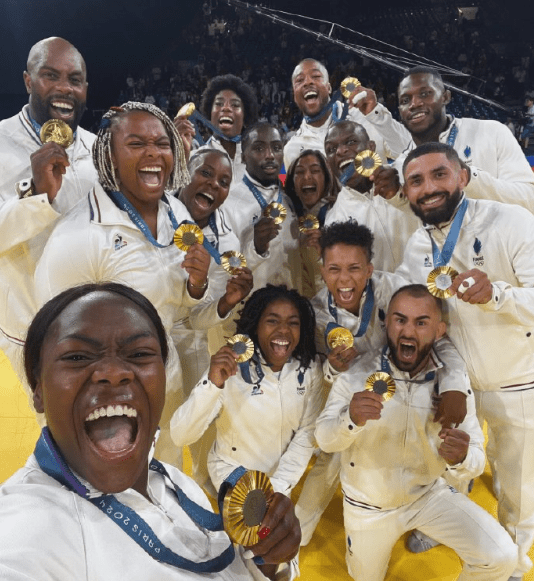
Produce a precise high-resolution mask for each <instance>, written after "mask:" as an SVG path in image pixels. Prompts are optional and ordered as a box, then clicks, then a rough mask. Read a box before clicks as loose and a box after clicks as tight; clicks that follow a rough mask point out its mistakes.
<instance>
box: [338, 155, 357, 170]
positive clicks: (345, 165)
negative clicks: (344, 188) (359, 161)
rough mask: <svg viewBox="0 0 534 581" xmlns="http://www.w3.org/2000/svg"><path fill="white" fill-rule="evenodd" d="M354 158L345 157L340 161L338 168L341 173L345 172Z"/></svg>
mask: <svg viewBox="0 0 534 581" xmlns="http://www.w3.org/2000/svg"><path fill="white" fill-rule="evenodd" d="M353 161H354V159H352V158H350V159H344V160H343V161H340V162H339V163H338V166H337V167H338V169H339V171H340V172H341V173H343V172H344V171H345V170H346V169H347V168H348V167H349V165H350V164H351V163H353Z"/></svg>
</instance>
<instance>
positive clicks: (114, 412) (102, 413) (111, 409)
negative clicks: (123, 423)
mask: <svg viewBox="0 0 534 581" xmlns="http://www.w3.org/2000/svg"><path fill="white" fill-rule="evenodd" d="M106 416H107V417H108V418H112V417H113V416H128V417H129V418H136V417H137V410H134V409H133V408H131V407H129V406H125V405H115V406H113V405H108V406H107V407H101V408H98V409H96V410H94V411H92V412H91V413H90V414H89V415H88V416H87V417H86V418H85V421H86V422H92V421H93V420H98V418H105V417H106Z"/></svg>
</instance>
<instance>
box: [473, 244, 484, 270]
mask: <svg viewBox="0 0 534 581" xmlns="http://www.w3.org/2000/svg"><path fill="white" fill-rule="evenodd" d="M473 250H474V251H475V254H476V256H473V264H474V265H475V266H484V255H482V254H480V253H481V251H482V242H480V240H479V239H478V238H475V243H474V244H473Z"/></svg>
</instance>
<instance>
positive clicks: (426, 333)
mask: <svg viewBox="0 0 534 581" xmlns="http://www.w3.org/2000/svg"><path fill="white" fill-rule="evenodd" d="M386 329H387V336H388V346H389V348H390V352H391V358H392V360H393V363H394V364H395V365H396V367H397V368H398V369H400V370H401V371H409V372H410V374H411V375H412V377H413V376H414V375H416V374H417V373H418V372H419V371H420V370H421V369H423V368H424V366H425V365H426V363H427V361H428V357H429V354H430V350H431V349H432V346H433V345H434V343H435V341H437V340H438V339H439V338H440V337H442V336H443V335H444V334H445V330H446V325H445V323H444V322H443V321H442V320H441V312H440V310H439V309H438V307H437V304H436V301H435V300H434V297H432V296H431V295H430V293H429V294H428V295H427V296H422V297H413V296H410V295H409V294H407V293H403V292H401V293H399V294H398V295H397V296H395V297H394V299H393V300H392V301H391V303H390V305H389V309H388V314H387V317H386Z"/></svg>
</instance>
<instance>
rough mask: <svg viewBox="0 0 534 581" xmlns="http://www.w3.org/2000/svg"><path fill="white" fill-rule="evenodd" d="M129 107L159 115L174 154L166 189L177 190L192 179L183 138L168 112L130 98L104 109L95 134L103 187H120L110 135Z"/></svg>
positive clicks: (97, 160)
mask: <svg viewBox="0 0 534 581" xmlns="http://www.w3.org/2000/svg"><path fill="white" fill-rule="evenodd" d="M130 111H146V112H147V113H150V114H151V115H154V117H157V118H158V119H159V120H160V121H161V122H162V124H163V127H164V128H165V131H166V132H167V135H168V136H169V138H170V140H171V149H172V153H173V157H174V167H173V170H172V172H171V175H170V177H169V183H168V184H167V187H166V189H169V190H176V189H178V188H179V187H182V186H185V185H187V184H188V183H189V181H190V178H189V172H188V171H187V160H186V159H185V152H184V146H183V143H182V138H181V137H180V134H179V133H178V131H177V130H176V127H175V126H174V124H173V122H172V121H171V120H170V118H169V117H168V116H167V115H165V113H164V112H163V111H162V110H161V109H159V108H158V107H156V106H155V105H152V104H150V103H138V102H136V101H128V102H127V103H124V104H123V105H121V106H120V107H111V109H110V110H109V111H108V112H107V113H104V115H103V117H102V122H101V123H100V128H99V130H98V133H97V134H96V140H95V142H94V144H93V163H94V164H95V167H96V170H97V172H98V181H99V182H100V183H101V185H102V187H103V188H104V190H106V191H108V192H114V191H118V190H120V186H119V184H118V182H117V176H116V175H115V170H114V168H113V162H112V161H111V139H112V135H113V131H112V129H113V127H114V126H115V125H116V124H117V123H118V121H119V120H120V119H122V118H123V117H124V116H125V115H127V114H128V113H129V112H130Z"/></svg>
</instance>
